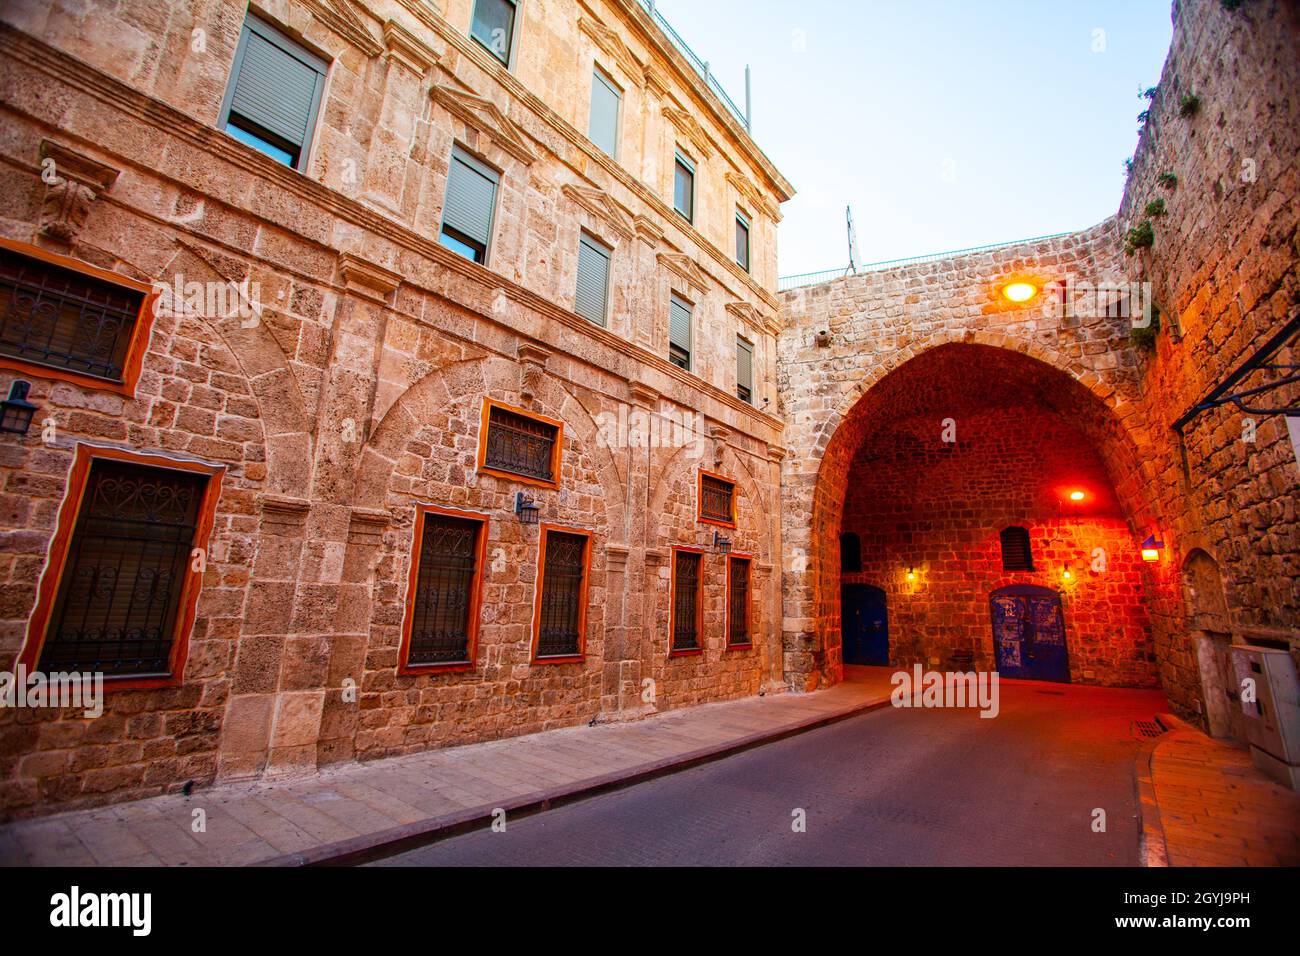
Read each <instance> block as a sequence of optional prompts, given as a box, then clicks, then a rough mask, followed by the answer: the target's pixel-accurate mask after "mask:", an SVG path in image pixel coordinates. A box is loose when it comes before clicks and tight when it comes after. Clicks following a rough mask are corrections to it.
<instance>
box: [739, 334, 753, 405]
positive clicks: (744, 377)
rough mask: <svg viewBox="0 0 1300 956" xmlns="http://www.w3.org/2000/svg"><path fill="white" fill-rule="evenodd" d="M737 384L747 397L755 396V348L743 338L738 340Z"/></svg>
mask: <svg viewBox="0 0 1300 956" xmlns="http://www.w3.org/2000/svg"><path fill="white" fill-rule="evenodd" d="M736 384H737V385H739V386H740V387H741V388H742V389H744V390H745V394H746V395H747V396H748V395H752V394H753V392H754V346H753V345H751V344H750V343H749V342H747V341H745V340H744V339H742V338H737V339H736ZM746 400H748V399H746Z"/></svg>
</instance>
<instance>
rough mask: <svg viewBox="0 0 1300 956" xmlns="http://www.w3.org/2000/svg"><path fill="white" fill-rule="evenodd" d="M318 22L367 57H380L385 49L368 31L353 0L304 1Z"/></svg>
mask: <svg viewBox="0 0 1300 956" xmlns="http://www.w3.org/2000/svg"><path fill="white" fill-rule="evenodd" d="M303 3H304V5H305V6H306V7H307V9H308V10H310V11H311V12H312V16H314V17H315V18H316V19H317V20H319V21H320V22H321V23H323V24H324V25H325V26H327V27H329V28H330V29H331V30H333V31H334V32H335V33H337V34H338V35H339V36H341V37H343V38H344V39H346V40H348V41H349V42H350V43H352V44H353V45H354V46H356V47H357V48H358V49H360V50H361V51H362V52H363V53H365V54H366V56H379V55H380V54H381V53H383V52H384V47H383V45H382V44H380V43H379V41H378V40H376V39H375V38H374V37H373V36H371V35H370V31H369V30H368V29H366V24H365V20H364V19H363V18H362V16H361V14H360V13H358V12H357V10H356V8H355V6H354V5H353V3H352V0H303Z"/></svg>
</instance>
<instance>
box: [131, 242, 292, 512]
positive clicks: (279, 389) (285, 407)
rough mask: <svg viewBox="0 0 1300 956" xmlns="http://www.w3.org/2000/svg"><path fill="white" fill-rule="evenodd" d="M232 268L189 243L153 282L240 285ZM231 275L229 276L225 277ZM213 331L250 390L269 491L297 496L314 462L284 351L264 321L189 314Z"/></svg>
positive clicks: (182, 245) (182, 247) (238, 277)
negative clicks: (175, 279) (177, 278)
mask: <svg viewBox="0 0 1300 956" xmlns="http://www.w3.org/2000/svg"><path fill="white" fill-rule="evenodd" d="M231 263H232V264H231V268H229V269H224V270H221V269H218V268H217V267H216V266H214V265H213V264H212V263H210V262H209V261H208V260H207V259H206V258H205V257H204V256H203V255H202V254H200V252H199V250H198V249H196V248H194V247H191V246H190V245H189V244H188V243H182V244H181V250H180V251H179V252H178V253H177V254H176V256H174V257H173V258H172V259H171V260H170V261H169V262H168V263H167V264H166V265H164V266H163V267H162V268H160V269H159V270H158V275H157V276H156V277H154V280H153V281H156V282H163V283H166V282H167V278H166V276H167V275H181V276H197V277H201V278H200V279H199V280H198V281H204V282H221V283H230V282H236V283H237V282H239V281H240V280H242V279H243V278H244V277H245V276H244V275H242V274H241V275H235V274H234V272H235V271H238V270H236V269H235V268H234V264H233V263H234V261H233V260H231ZM227 273H230V274H227ZM189 317H190V318H193V319H195V320H197V321H199V322H202V323H203V324H204V325H206V326H207V327H208V328H210V329H212V330H213V331H214V332H215V333H216V334H217V335H218V336H219V337H220V338H221V340H222V341H223V342H224V343H225V344H226V347H227V348H228V349H229V350H230V352H231V353H232V354H233V355H234V357H235V361H236V362H238V363H239V367H240V369H241V371H242V372H243V375H244V379H245V380H246V381H247V382H248V386H249V388H250V389H251V390H252V393H253V398H254V400H255V401H256V402H257V407H258V412H259V414H260V416H261V420H262V428H263V430H264V439H265V443H266V455H267V484H266V488H267V490H268V491H270V492H272V493H274V494H279V495H288V496H292V497H300V496H301V495H302V493H303V492H302V490H303V488H305V487H306V486H307V483H308V481H309V480H310V474H309V471H310V468H311V461H312V436H311V430H312V429H311V423H310V419H309V418H308V416H307V412H306V408H305V407H304V405H303V401H302V391H301V389H300V388H299V386H298V381H297V378H296V376H295V375H294V374H293V370H292V369H291V368H290V367H289V361H288V359H287V357H286V356H285V354H284V350H283V349H282V348H281V347H280V344H279V342H277V341H276V339H275V336H274V335H273V334H272V333H271V331H270V330H269V329H268V328H267V326H266V322H265V321H264V320H262V321H258V322H257V323H256V324H254V325H250V326H249V327H244V325H243V324H241V319H240V317H239V316H238V315H231V316H226V317H222V318H210V317H207V316H202V315H191V316H189Z"/></svg>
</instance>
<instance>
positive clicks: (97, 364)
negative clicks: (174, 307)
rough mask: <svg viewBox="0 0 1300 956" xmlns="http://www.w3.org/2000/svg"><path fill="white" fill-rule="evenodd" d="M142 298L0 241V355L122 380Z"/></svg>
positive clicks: (103, 378) (132, 291)
mask: <svg viewBox="0 0 1300 956" xmlns="http://www.w3.org/2000/svg"><path fill="white" fill-rule="evenodd" d="M145 299H146V296H145V294H144V293H143V292H139V291H137V290H135V289H132V288H128V287H126V286H121V285H115V284H114V283H112V282H108V281H106V280H103V279H98V278H96V277H95V276H92V275H88V274H86V273H82V272H78V271H76V270H75V269H68V268H65V267H63V266H59V265H56V264H54V263H52V262H46V261H44V260H43V259H37V258H34V257H31V256H25V255H23V254H22V253H20V252H17V251H15V250H13V249H10V248H7V247H3V246H0V355H4V356H7V357H9V358H11V359H16V360H18V361H21V362H30V363H32V364H34V365H41V366H45V367H47V368H52V369H61V370H63V371H66V372H75V373H76V374H78V375H87V376H90V377H92V378H97V379H102V380H104V381H108V382H122V381H123V380H124V378H125V374H126V365H127V359H128V356H129V355H130V352H131V344H132V339H133V337H134V335H135V331H136V325H137V323H138V322H139V321H140V312H141V309H142V308H143V306H144V302H145Z"/></svg>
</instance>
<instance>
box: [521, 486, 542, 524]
mask: <svg viewBox="0 0 1300 956" xmlns="http://www.w3.org/2000/svg"><path fill="white" fill-rule="evenodd" d="M541 510H542V509H541V508H540V507H538V505H537V502H535V501H533V499H532V498H529V497H528V496H527V495H526V494H524V493H523V492H522V491H521V492H519V493H518V494H516V495H515V514H517V515H518V516H519V523H520V524H537V520H538V517H539V515H540V513H541Z"/></svg>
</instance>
